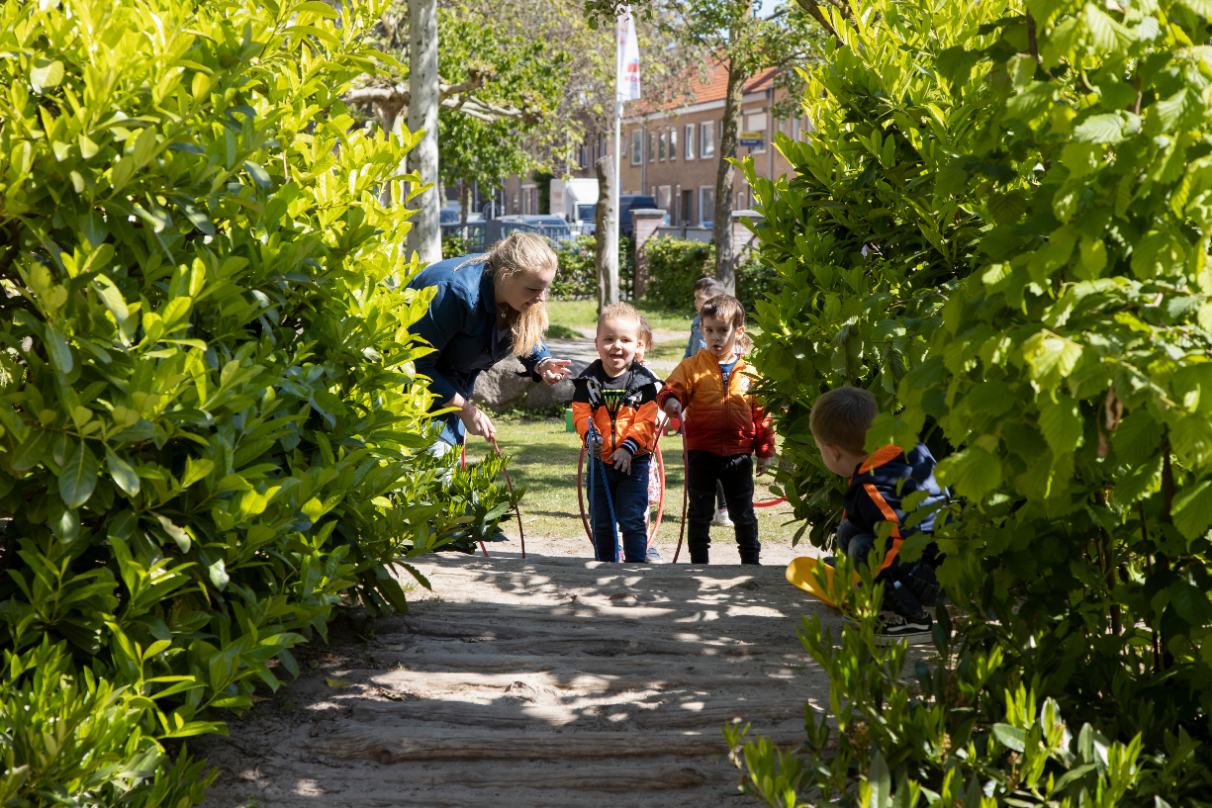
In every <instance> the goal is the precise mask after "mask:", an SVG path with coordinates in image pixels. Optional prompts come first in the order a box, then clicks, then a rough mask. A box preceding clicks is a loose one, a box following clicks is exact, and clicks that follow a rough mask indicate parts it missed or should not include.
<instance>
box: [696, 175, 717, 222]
mask: <svg viewBox="0 0 1212 808" xmlns="http://www.w3.org/2000/svg"><path fill="white" fill-rule="evenodd" d="M708 194H710V195H711V196H712V200H711V204H710V205H707V204H704V203H703V200H704V199H705V198H706V197H707V195H708ZM714 197H715V186H714V185H700V186H699V227H704V226H705V223H706V222H707V221H708V219H706V218H705V217H704V216H703V213H704V212H707V213H710V214H711V218H712V219H715V199H714Z"/></svg>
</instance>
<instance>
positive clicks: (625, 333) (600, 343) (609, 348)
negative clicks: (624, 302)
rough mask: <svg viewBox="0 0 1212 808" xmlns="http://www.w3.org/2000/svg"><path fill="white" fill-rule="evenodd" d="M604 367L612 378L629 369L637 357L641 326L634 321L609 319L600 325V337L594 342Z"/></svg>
mask: <svg viewBox="0 0 1212 808" xmlns="http://www.w3.org/2000/svg"><path fill="white" fill-rule="evenodd" d="M594 344H596V345H597V348H598V357H599V358H600V359H601V360H602V367H604V368H605V369H606V372H607V373H609V374H610V375H611V376H617V375H619V374H620V373H622V372H623V371H624V370H626V369H627V366H628V365H630V364H631V360H633V359H635V357H636V350H637V348H638V347H639V344H640V324H639V323H637V322H635V321H634V320H626V319H618V318H615V317H608V318H606V319H605V320H602V321H601V322H599V323H598V337H597V339H596V340H595V341H594Z"/></svg>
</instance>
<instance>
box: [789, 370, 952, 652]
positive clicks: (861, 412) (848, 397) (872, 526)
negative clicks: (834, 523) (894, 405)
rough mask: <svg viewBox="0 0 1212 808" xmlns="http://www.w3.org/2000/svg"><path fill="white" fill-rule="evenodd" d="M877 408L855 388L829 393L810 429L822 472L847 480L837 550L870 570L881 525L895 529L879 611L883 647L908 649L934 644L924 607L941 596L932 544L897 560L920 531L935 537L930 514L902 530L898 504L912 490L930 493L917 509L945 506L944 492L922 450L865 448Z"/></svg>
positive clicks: (928, 456)
mask: <svg viewBox="0 0 1212 808" xmlns="http://www.w3.org/2000/svg"><path fill="white" fill-rule="evenodd" d="M878 414H879V408H878V407H877V406H876V403H875V396H873V395H871V393H870V392H868V391H866V390H860V389H859V388H857V387H839V388H837V389H836V390H830V391H829V392H828V393H825V394H824V395H823V396H821V397H820V398H819V399H817V402H816V404H814V405H813V406H812V412H811V414H810V415H809V416H808V427H809V429H810V430H811V431H812V438H813V440H815V441H816V444H817V446H818V447H820V450H821V458H822V459H823V460H824V461H825V467H826V468H828V469H829V470H830V471H832V472H833V473H834V474H840V475H842V476H843V477H846V476H849V477H850V487H849V488H847V489H846V496H845V499H844V500H843V502H844V505H845V517H844V518H843V519H842V522H841V524H839V525H838V528H837V543H838V545H839V547H840V549H841V551H842V552H844V553H845V554H846V555H847V556H849V557H850V559H851V560H852V561H854V562H855V564H866V563H868V554H869V553H870V552H871V550H872V549H874V548H875V546H876V541H877V540H876V525H878V524H879V523H880V522H885V521H887V522H895V523H896V524H895V526H894V527H893V529H892V537H891V546H890V547H889V548H888V551H887V553H886V555H885V556H884V559H883V561H882V563H881V564H880V572H879V575H878V576H877V578H876V580H877V581H880V582H882V583H883V584H884V608H883V609H882V610H881V611H880V628H879V631H880V636H879V637H877V641H878V642H880V644H888V643H891V642H895V641H897V640H900V639H905V640H907V641H908V642H909V644H911V645H913V644H917V643H923V642H929V641H930V638H931V637H930V627H931V624H932V621H931V619H930V615H929V614H927V613H926V611H925V610H924V609H923V608H922V607H923V606H926V607H929V606H933V605H934V604H935V601H936V599H937V598H938V594H939V585H938V579H937V578H935V576H934V569H935V567H936V566H938V563H939V562H940V561H941V558H940V557H939V553H938V545H936V544H934V543H933V542H932V543H931V544H930V545H929V546H928V547H927V548H926V550H925V552H924V553H923V554H922V557H921V558H920V559H918V560H917V561H915V562H913V563H904V562H902V561H901V560H900V558H899V557H898V555H899V551H900V547H901V544H902V542H904V540H905V539H906V538H908V537H909V536H911V535H913V534H914V533H916V532H918V531H922V532H925V533H931V534H932V533H933V532H934V518H935V515H934V514H933V513H931V514H930V515H929V516H927V517H926V518H925V519H923V520H922V521H921V522H919V523H918V524H916V525H914V526H913V527H908V526H906V525H905V516H906V514H905V512H904V510H902V507H901V503H902V502H903V501H904V499H905V498H906V497H908V496H909V495H910V494H911V493H913V492H914V491H925V492H926V499H925V500H923V501H922V503H921V504H920V505H919V506H918V507H928V506H930V505H935V504H937V503H940V502H945V501H946V499H947V493H946V491H945V490H943V489H942V488H941V487H940V486H939V484H938V483H937V482H935V479H934V458H933V457H932V456H931V454H930V450H929V449H927V448H926V446H925V445H924V444H921V443H919V444H917V446H915V447H913V449H911V450H910V451H909V452H908V453H907V454H906V453H905V452H903V451H901V450H900V448H899V447H897V446H885V447H884V448H882V449H878V450H877V451H876V452H875V453H874V454H870V455H869V454H867V452H866V451H865V450H864V449H863V446H864V444H865V443H866V440H867V430H868V429H869V428H870V427H871V423H872V421H874V420H875V416H876V415H878Z"/></svg>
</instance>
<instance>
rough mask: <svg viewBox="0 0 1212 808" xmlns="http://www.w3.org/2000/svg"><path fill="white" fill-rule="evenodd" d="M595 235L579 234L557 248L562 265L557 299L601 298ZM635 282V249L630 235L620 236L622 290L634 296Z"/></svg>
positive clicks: (626, 296) (626, 295)
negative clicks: (595, 260)
mask: <svg viewBox="0 0 1212 808" xmlns="http://www.w3.org/2000/svg"><path fill="white" fill-rule="evenodd" d="M593 250H594V237H593V236H577V237H576V239H575V240H574V241H573V242H572V243H571V244H566V245H563V246H562V247H560V249H558V250H556V255H557V256H558V257H559V259H560V269H559V272H557V273H556V278H555V281H554V282H553V283H552V284H551V297H552V299H554V300H597V297H598V270H597V265H596V264H595V263H594V257H593ZM634 285H635V250H634V248H633V242H632V240H631V239H629V238H620V239H619V293H620V295H621V296H622V297H623V299H625V300H627V299H630V298H631V291H632V289H633V287H634Z"/></svg>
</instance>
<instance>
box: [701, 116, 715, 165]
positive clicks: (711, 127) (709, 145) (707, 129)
mask: <svg viewBox="0 0 1212 808" xmlns="http://www.w3.org/2000/svg"><path fill="white" fill-rule="evenodd" d="M699 132H700V133H701V136H700V139H699V156H700V157H701V158H702V159H703V160H706V159H708V158H710V157H715V121H707V122H706V123H704V124H702V125H701V126H700V127H699Z"/></svg>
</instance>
